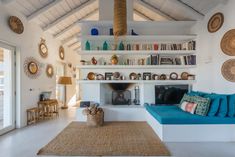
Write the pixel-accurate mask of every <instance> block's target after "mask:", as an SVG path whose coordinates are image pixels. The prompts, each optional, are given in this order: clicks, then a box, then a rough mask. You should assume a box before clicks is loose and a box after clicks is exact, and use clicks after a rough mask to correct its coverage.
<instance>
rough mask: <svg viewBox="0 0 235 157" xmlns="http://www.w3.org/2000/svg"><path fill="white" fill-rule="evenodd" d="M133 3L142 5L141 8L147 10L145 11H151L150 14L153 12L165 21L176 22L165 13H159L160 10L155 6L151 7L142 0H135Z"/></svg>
mask: <svg viewBox="0 0 235 157" xmlns="http://www.w3.org/2000/svg"><path fill="white" fill-rule="evenodd" d="M135 2H136V3H138V4H140V5H142V6H143V7H145V8H147V9H149V10H151V11H152V12H155V13H156V14H158V15H160V16H162V17H163V18H165V19H166V20H173V21H176V20H177V19H175V18H174V17H171V16H170V15H168V14H167V13H165V12H163V11H161V10H160V9H158V8H156V7H155V6H153V5H151V4H150V3H148V2H146V1H144V0H136V1H135Z"/></svg>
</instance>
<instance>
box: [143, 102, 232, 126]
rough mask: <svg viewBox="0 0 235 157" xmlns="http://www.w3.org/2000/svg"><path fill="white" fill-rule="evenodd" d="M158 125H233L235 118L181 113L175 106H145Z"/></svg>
mask: <svg viewBox="0 0 235 157" xmlns="http://www.w3.org/2000/svg"><path fill="white" fill-rule="evenodd" d="M145 108H146V110H147V111H148V112H149V113H150V114H151V115H152V116H153V117H154V118H155V119H156V120H157V121H158V122H159V123H160V124H168V125H175V124H180V125H184V124H185V125H188V124H235V117H208V116H207V117H205V116H199V115H193V114H190V113H187V112H184V111H182V110H181V109H180V108H179V107H177V106H148V105H146V106H145Z"/></svg>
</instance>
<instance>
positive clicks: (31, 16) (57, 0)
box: [27, 0, 63, 21]
mask: <svg viewBox="0 0 235 157" xmlns="http://www.w3.org/2000/svg"><path fill="white" fill-rule="evenodd" d="M61 1H63V0H54V1H53V2H51V3H50V4H48V5H46V6H44V7H42V8H41V9H38V10H36V11H35V12H34V13H33V14H31V15H29V16H28V17H27V20H28V21H32V20H34V19H36V18H37V17H38V16H39V15H41V14H43V13H45V12H47V11H48V10H50V9H51V8H53V7H54V6H56V5H57V4H59V3H60V2H61Z"/></svg>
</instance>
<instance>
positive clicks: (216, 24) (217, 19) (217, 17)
mask: <svg viewBox="0 0 235 157" xmlns="http://www.w3.org/2000/svg"><path fill="white" fill-rule="evenodd" d="M223 23H224V15H223V14H222V13H220V12H218V13H216V14H214V15H213V16H212V17H211V18H210V20H209V22H208V24H207V29H208V31H209V32H210V33H214V32H217V31H218V30H219V29H220V28H221V27H222V25H223Z"/></svg>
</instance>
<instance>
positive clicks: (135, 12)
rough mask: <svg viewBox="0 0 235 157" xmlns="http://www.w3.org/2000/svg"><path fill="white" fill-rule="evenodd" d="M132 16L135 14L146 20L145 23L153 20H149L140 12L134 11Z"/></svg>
mask: <svg viewBox="0 0 235 157" xmlns="http://www.w3.org/2000/svg"><path fill="white" fill-rule="evenodd" d="M134 14H137V15H138V16H140V17H141V18H143V19H145V20H147V21H153V19H151V18H150V17H148V16H147V15H145V14H143V13H142V12H140V11H138V10H136V9H134Z"/></svg>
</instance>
